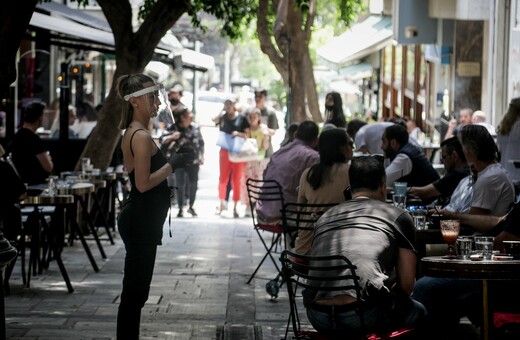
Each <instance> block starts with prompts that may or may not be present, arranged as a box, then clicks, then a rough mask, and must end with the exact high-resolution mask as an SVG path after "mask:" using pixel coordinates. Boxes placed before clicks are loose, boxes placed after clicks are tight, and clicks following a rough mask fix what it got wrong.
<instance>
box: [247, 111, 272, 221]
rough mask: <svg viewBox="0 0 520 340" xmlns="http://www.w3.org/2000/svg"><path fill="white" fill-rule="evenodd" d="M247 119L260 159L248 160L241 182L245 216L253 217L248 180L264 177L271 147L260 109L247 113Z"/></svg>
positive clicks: (250, 135)
mask: <svg viewBox="0 0 520 340" xmlns="http://www.w3.org/2000/svg"><path fill="white" fill-rule="evenodd" d="M247 121H248V123H249V136H248V137H249V138H254V139H255V140H256V144H257V145H258V159H256V160H251V161H247V162H246V163H245V166H244V178H243V180H242V183H241V184H240V190H241V194H240V197H241V200H242V204H244V206H245V207H246V209H245V216H246V217H251V209H250V206H249V205H250V203H249V197H248V196H247V188H246V182H247V180H248V179H249V178H253V179H262V174H263V173H264V170H265V168H266V166H267V163H268V162H269V159H266V158H265V154H266V151H267V149H268V148H269V139H270V138H269V130H268V127H267V125H265V124H263V123H262V122H261V120H260V110H259V109H257V108H254V109H253V110H251V111H250V112H249V114H248V115H247Z"/></svg>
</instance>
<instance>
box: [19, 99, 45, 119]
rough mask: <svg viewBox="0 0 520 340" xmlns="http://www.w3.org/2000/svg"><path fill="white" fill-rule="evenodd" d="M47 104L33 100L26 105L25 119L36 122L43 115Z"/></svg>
mask: <svg viewBox="0 0 520 340" xmlns="http://www.w3.org/2000/svg"><path fill="white" fill-rule="evenodd" d="M44 110H45V104H44V103H42V102H32V103H30V104H29V105H27V106H26V107H25V110H24V112H23V121H24V122H27V123H35V122H36V121H37V120H38V119H40V117H41V116H42V115H43V111H44Z"/></svg>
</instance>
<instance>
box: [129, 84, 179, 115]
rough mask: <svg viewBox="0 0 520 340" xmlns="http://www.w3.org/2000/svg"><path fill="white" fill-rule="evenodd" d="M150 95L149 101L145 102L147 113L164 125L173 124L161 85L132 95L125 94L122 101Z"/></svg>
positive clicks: (166, 96)
mask: <svg viewBox="0 0 520 340" xmlns="http://www.w3.org/2000/svg"><path fill="white" fill-rule="evenodd" d="M151 93H152V95H150V96H149V100H148V101H146V102H147V103H148V105H150V106H149V107H148V111H149V112H151V116H152V117H156V116H158V118H159V121H161V122H164V123H165V124H166V125H171V124H173V123H174V120H173V114H172V110H171V109H170V102H169V101H168V94H167V93H166V91H165V90H164V85H163V84H156V85H154V86H150V87H146V88H144V89H142V90H139V91H136V92H134V93H130V94H127V95H126V96H125V97H124V99H125V101H129V100H130V98H131V97H140V96H143V95H148V94H151Z"/></svg>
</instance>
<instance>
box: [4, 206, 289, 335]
mask: <svg viewBox="0 0 520 340" xmlns="http://www.w3.org/2000/svg"><path fill="white" fill-rule="evenodd" d="M199 202H200V203H199V204H198V212H199V217H197V218H191V217H185V218H183V219H177V218H173V219H172V228H173V238H169V237H168V224H167V223H166V224H165V229H164V237H163V245H162V246H161V247H159V250H158V255H157V261H156V267H155V272H154V278H153V282H152V287H151V292H150V299H149V301H148V302H147V304H146V306H145V307H144V309H143V315H142V320H141V335H142V339H280V338H281V337H282V336H283V334H284V330H285V328H284V327H285V322H286V320H287V316H288V308H289V306H288V304H287V296H286V293H285V291H284V290H283V289H282V290H281V294H280V296H279V298H278V299H277V300H276V301H272V300H271V299H270V296H269V295H268V294H267V293H266V291H265V283H266V282H267V280H269V279H272V278H274V277H275V269H274V266H273V265H272V264H271V263H268V262H266V263H265V264H264V266H263V267H262V269H261V271H260V272H259V274H257V275H258V277H257V278H256V279H254V280H253V281H252V282H251V284H250V285H247V284H246V281H247V279H248V278H249V275H250V274H251V273H252V272H253V270H254V267H255V265H256V263H258V261H259V259H260V258H261V256H262V255H263V254H264V252H263V251H262V250H263V247H262V245H261V244H260V242H259V240H258V236H257V235H256V233H254V231H253V229H252V223H251V219H250V218H239V219H234V218H232V217H231V215H229V216H228V215H227V214H224V215H223V216H216V215H214V205H215V203H214V202H211V201H210V200H208V202H207V203H204V202H201V201H199ZM172 211H176V210H175V208H174V210H172ZM115 236H116V238H115V239H116V244H115V245H110V244H109V243H108V242H103V245H104V249H105V251H106V253H107V256H108V259H107V260H102V259H101V256H100V255H99V251H98V250H97V248H96V247H95V244H94V243H93V242H89V243H90V248H91V250H92V252H93V254H94V257H95V258H96V261H97V263H98V265H99V267H100V271H99V272H98V273H95V272H94V271H93V269H92V267H91V266H90V263H89V262H88V259H87V257H86V255H85V253H84V250H83V248H82V247H81V244H80V242H75V244H74V245H73V246H72V247H66V248H65V249H64V251H63V254H62V257H63V260H64V263H65V267H66V268H67V271H68V273H69V276H70V279H71V281H72V285H73V287H74V290H75V291H74V292H73V293H71V294H69V293H67V289H66V287H65V283H64V281H63V279H62V277H61V274H60V272H59V269H58V266H57V264H56V263H55V262H54V261H53V262H51V263H50V266H49V269H48V270H45V271H44V272H43V273H42V274H41V275H38V276H36V277H32V278H31V287H30V288H27V287H25V286H23V285H22V280H21V274H20V264H19V262H18V263H17V265H16V268H15V271H14V273H13V275H12V277H11V280H10V286H11V295H9V296H6V297H5V306H6V307H5V309H6V327H7V336H8V339H112V338H115V337H114V335H115V321H116V315H117V308H118V303H119V294H120V289H121V280H122V277H123V276H122V268H123V262H124V247H123V244H122V241H121V239H120V238H119V237H118V235H117V233H115Z"/></svg>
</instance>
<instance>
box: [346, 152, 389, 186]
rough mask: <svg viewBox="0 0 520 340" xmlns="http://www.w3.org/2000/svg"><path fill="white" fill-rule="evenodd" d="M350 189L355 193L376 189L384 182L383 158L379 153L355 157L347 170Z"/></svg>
mask: <svg viewBox="0 0 520 340" xmlns="http://www.w3.org/2000/svg"><path fill="white" fill-rule="evenodd" d="M348 176H349V179H350V190H351V191H352V193H356V192H359V191H363V190H368V191H376V190H377V189H379V186H380V185H381V184H383V183H386V172H385V166H384V159H383V157H382V156H380V155H371V156H360V157H355V158H354V159H353V160H352V161H351V163H350V168H349V170H348Z"/></svg>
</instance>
